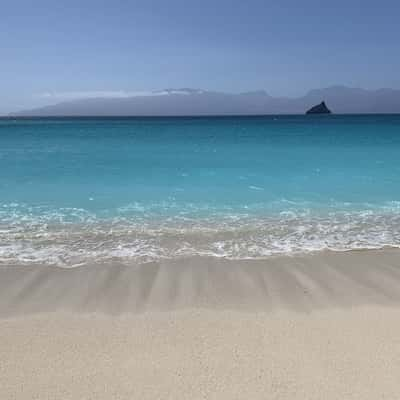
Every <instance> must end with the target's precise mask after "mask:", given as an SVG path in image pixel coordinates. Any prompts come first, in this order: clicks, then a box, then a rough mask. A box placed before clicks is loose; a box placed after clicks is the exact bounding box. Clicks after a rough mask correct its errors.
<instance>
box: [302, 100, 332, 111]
mask: <svg viewBox="0 0 400 400" xmlns="http://www.w3.org/2000/svg"><path fill="white" fill-rule="evenodd" d="M331 113H332V112H331V110H330V109H329V108H328V107H327V106H326V104H325V102H324V101H323V102H321V103H320V104H317V105H316V106H314V107H311V108H310V109H309V110H308V111H307V112H306V114H331Z"/></svg>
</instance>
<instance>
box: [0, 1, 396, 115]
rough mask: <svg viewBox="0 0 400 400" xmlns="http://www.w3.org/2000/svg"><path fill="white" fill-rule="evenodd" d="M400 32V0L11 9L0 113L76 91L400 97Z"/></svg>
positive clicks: (6, 12)
mask: <svg viewBox="0 0 400 400" xmlns="http://www.w3.org/2000/svg"><path fill="white" fill-rule="evenodd" d="M399 21H400V1H399V0H391V1H385V0H381V1H376V0H375V1H370V0H364V1H355V0H347V1H344V0H336V1H321V0H315V1H314V0H312V1H307V0H303V1H301V0H300V1H285V0H280V1H268V0H240V1H239V0H231V1H227V0H197V1H192V0H155V1H152V0H147V1H146V0H143V1H135V0H132V1H128V0H126V1H120V0H113V1H111V0H109V1H102V0H96V1H94V0H86V1H85V0H81V1H75V0H69V1H61V0H35V1H32V0H30V1H21V0H4V1H2V4H1V10H0V113H6V112H9V111H13V110H17V109H21V108H26V107H34V106H37V105H41V104H46V103H51V102H55V99H57V100H59V99H62V97H63V96H64V95H65V93H68V92H74V93H75V92H76V93H78V94H79V92H96V91H103V92H108V91H111V92H113V91H127V92H131V91H146V90H153V89H163V88H169V87H194V88H202V89H210V90H221V91H229V92H240V91H247V90H256V89H265V90H266V91H267V92H268V93H270V94H272V95H287V96H297V95H302V94H304V93H305V92H306V91H307V90H309V89H312V88H319V87H325V86H329V85H333V84H343V85H348V86H358V87H364V88H372V89H374V88H379V87H392V88H400V72H399V71H400V27H399V26H400V23H399ZM46 93H51V96H49V95H47V96H46V95H45V94H46ZM66 96H67V95H66Z"/></svg>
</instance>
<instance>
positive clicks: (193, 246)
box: [0, 202, 400, 267]
mask: <svg viewBox="0 0 400 400" xmlns="http://www.w3.org/2000/svg"><path fill="white" fill-rule="evenodd" d="M169 207H175V205H174V204H172V205H171V204H170V205H169ZM343 208H345V206H343V205H342V210H340V211H337V210H333V209H332V210H330V211H329V212H317V211H316V210H313V209H309V208H301V209H295V208H290V206H289V205H288V206H287V210H286V211H282V212H280V213H277V214H268V213H263V212H258V213H257V214H254V213H253V212H250V208H246V207H243V208H242V210H239V211H240V212H237V210H236V211H235V210H233V209H231V208H229V207H226V208H225V209H224V210H222V211H221V210H220V209H219V210H218V211H217V210H213V209H212V208H206V207H205V208H204V209H203V210H201V213H200V214H196V213H193V212H192V210H195V211H196V212H198V211H199V210H198V209H196V208H195V206H191V205H187V206H186V208H182V207H181V208H179V206H178V205H176V209H173V211H174V212H173V213H172V214H170V215H169V214H165V215H159V214H158V215H157V214H156V213H155V212H153V211H152V210H151V209H149V208H145V207H143V205H140V204H133V205H130V206H129V207H127V208H125V209H122V210H120V214H119V215H118V216H113V217H112V218H105V219H101V218H99V217H98V216H96V215H94V214H92V213H90V212H88V211H86V210H83V209H58V210H44V209H40V210H39V211H40V212H38V210H34V209H32V208H29V207H26V206H21V205H15V204H14V205H8V206H7V207H4V206H3V207H1V209H0V263H7V264H13V263H16V264H21V263H22V264H32V263H40V264H49V265H59V266H64V267H69V266H75V265H82V264H86V263H93V262H104V261H115V260H120V261H124V262H144V261H151V260H157V259H161V258H174V257H187V256H192V255H207V256H214V257H226V258H233V259H248V258H265V257H270V256H274V255H279V254H298V253H304V252H316V251H323V250H328V249H329V250H334V251H347V250H353V249H379V248H383V247H399V246H400V208H399V204H398V203H395V202H393V203H388V204H385V205H384V206H382V207H380V208H375V209H373V208H365V209H361V210H358V211H354V210H347V211H344V210H343ZM156 209H157V207H154V210H156ZM132 210H133V213H132ZM169 210H171V208H170V209H169ZM251 210H252V211H254V207H253V208H251Z"/></svg>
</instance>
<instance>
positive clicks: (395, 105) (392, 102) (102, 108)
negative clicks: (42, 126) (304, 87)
mask: <svg viewBox="0 0 400 400" xmlns="http://www.w3.org/2000/svg"><path fill="white" fill-rule="evenodd" d="M322 101H325V102H326V103H327V104H329V107H330V109H331V110H332V112H334V113H335V114H358V113H360V114H363V113H368V114H374V113H377V114H378V113H400V90H396V89H390V88H382V89H377V90H367V89H362V88H351V87H346V86H340V85H336V86H330V87H326V88H321V89H312V90H310V91H309V92H308V93H306V94H305V95H304V96H300V97H297V98H290V97H273V96H270V95H269V94H268V93H267V92H266V91H265V90H257V91H249V92H242V93H238V94H234V93H225V92H218V91H207V90H202V89H191V88H180V89H174V88H168V89H164V90H160V91H154V92H150V93H149V94H147V95H143V94H141V95H137V96H130V97H124V98H117V97H115V98H114V97H93V98H81V99H76V100H68V101H63V102H58V103H56V104H53V105H48V106H44V107H39V108H34V109H31V110H22V111H19V112H14V113H11V114H10V116H201V115H262V114H266V115H267V114H304V113H305V112H306V110H308V109H309V108H310V107H312V106H313V105H315V104H318V103H320V102H322Z"/></svg>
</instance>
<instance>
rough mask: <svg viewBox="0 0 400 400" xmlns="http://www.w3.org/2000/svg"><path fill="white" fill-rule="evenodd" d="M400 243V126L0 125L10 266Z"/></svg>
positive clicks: (310, 119)
mask: <svg viewBox="0 0 400 400" xmlns="http://www.w3.org/2000/svg"><path fill="white" fill-rule="evenodd" d="M399 244H400V116H394V115H387V116H369V115H365V116H276V117H273V116H268V117H220V118H215V117H212V118H80V119H79V118H78V119H76V118H75V119H73V118H58V119H57V118H56V119H18V120H13V119H0V262H3V263H14V262H18V263H35V262H38V263H39V262H40V263H49V264H59V265H67V266H69V265H78V264H82V263H88V262H97V261H108V260H110V259H112V260H114V259H118V260H122V261H133V262H137V261H139V262H141V261H148V260H152V259H157V258H160V257H184V256H188V255H193V254H202V255H212V256H219V257H229V258H258V257H268V256H271V255H275V254H282V253H290V254H292V253H299V252H308V251H320V250H324V249H332V250H349V249H353V248H380V247H383V246H398V245H399Z"/></svg>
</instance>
